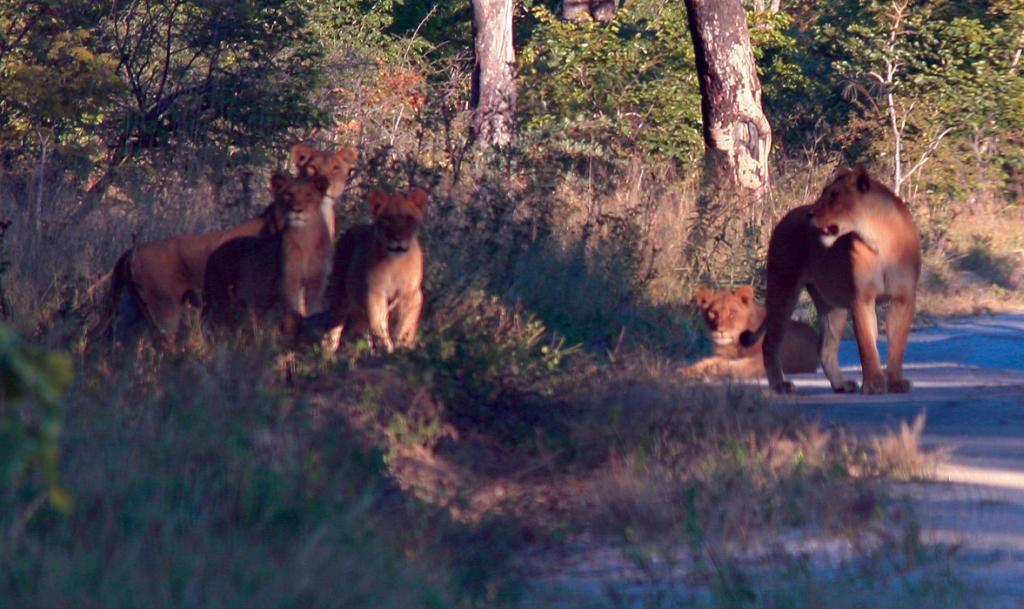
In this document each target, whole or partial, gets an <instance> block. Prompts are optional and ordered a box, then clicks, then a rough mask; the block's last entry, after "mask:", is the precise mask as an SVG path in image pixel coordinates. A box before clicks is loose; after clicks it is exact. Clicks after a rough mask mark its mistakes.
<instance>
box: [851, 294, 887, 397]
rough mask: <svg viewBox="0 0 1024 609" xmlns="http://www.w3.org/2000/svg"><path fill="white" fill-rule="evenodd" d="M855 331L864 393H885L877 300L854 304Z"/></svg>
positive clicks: (862, 300)
mask: <svg viewBox="0 0 1024 609" xmlns="http://www.w3.org/2000/svg"><path fill="white" fill-rule="evenodd" d="M853 330H854V334H856V336H857V349H858V350H859V351H860V366H861V370H862V371H863V373H864V385H863V391H864V393H885V375H884V374H882V361H881V359H880V358H879V357H878V345H877V344H876V343H877V341H878V317H877V315H876V314H875V299H874V298H864V299H858V300H857V301H855V302H854V303H853Z"/></svg>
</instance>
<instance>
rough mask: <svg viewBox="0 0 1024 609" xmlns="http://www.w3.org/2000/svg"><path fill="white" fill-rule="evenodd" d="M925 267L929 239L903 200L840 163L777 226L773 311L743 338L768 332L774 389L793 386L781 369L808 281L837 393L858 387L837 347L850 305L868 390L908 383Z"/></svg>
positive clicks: (824, 359)
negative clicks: (881, 328) (881, 346)
mask: <svg viewBox="0 0 1024 609" xmlns="http://www.w3.org/2000/svg"><path fill="white" fill-rule="evenodd" d="M920 275H921V238H920V235H919V234H918V230H917V227H916V226H915V225H914V220H913V218H912V217H911V215H910V211H909V210H908V209H907V206H906V204H904V202H903V200H902V199H900V198H899V197H898V196H897V195H896V194H895V193H893V192H892V191H891V190H890V189H889V188H887V187H886V186H884V185H883V184H881V183H879V182H878V181H877V180H875V179H874V178H872V177H871V176H869V175H868V173H867V172H866V171H865V170H864V169H863V168H857V169H853V170H841V171H839V172H838V173H837V175H836V177H835V178H834V179H833V180H832V181H831V182H830V183H829V184H828V185H827V186H825V188H824V189H823V190H822V192H821V195H820V196H819V197H818V199H817V200H816V201H815V202H814V203H813V204H811V205H804V206H801V207H797V208H795V209H793V210H792V211H790V212H789V213H788V214H786V215H785V216H784V217H783V218H782V220H780V221H779V223H778V225H777V226H776V227H775V229H774V230H773V231H772V236H771V239H770V241H769V243H768V261H767V277H768V290H767V298H766V300H765V306H766V308H767V316H766V318H765V322H764V324H762V326H761V328H760V329H759V330H758V331H756V332H753V333H748V334H747V335H746V336H745V337H744V341H743V342H744V344H752V343H753V342H755V341H756V340H757V339H758V338H759V337H760V335H761V334H762V333H763V334H764V345H763V350H764V366H765V371H766V373H767V375H768V382H769V384H770V385H771V387H772V389H773V390H774V391H776V392H779V393H788V392H792V391H793V389H794V387H793V384H792V383H790V382H788V381H786V379H785V376H784V375H783V366H782V351H783V343H784V340H785V337H786V330H787V329H788V328H789V323H788V322H789V316H790V314H792V312H793V307H794V306H795V305H796V301H797V297H798V296H799V295H800V290H801V289H802V288H805V287H806V288H807V291H808V293H809V294H810V296H811V300H812V301H813V302H814V306H815V308H816V309H817V311H818V319H819V326H820V327H819V334H820V341H821V342H820V347H819V354H820V357H821V365H822V368H823V369H824V371H825V376H827V377H828V380H829V382H830V384H831V385H832V389H833V391H836V392H853V391H856V390H857V383H855V382H853V381H844V380H843V375H842V372H841V371H840V369H839V359H838V354H837V352H838V348H839V342H840V340H841V339H842V335H843V330H844V328H845V325H846V318H847V313H848V311H852V312H853V328H854V334H855V336H856V338H857V347H858V349H859V351H860V361H861V368H862V370H863V391H864V393H869V394H877V393H886V392H889V393H902V392H907V391H910V388H911V383H910V381H908V380H906V379H905V378H903V354H904V352H905V350H906V346H907V337H908V335H909V333H910V325H911V322H912V321H913V317H914V305H915V300H916V297H917V283H918V279H919V278H920ZM884 301H888V302H889V312H888V315H887V316H886V334H887V335H888V340H889V359H888V362H887V364H886V368H885V371H884V372H883V371H882V366H881V361H880V358H879V356H878V347H877V345H876V344H875V341H876V340H877V338H878V321H877V318H876V316H875V304H876V303H878V302H884Z"/></svg>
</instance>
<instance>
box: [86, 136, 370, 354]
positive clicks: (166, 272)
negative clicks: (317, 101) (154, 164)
mask: <svg viewBox="0 0 1024 609" xmlns="http://www.w3.org/2000/svg"><path fill="white" fill-rule="evenodd" d="M291 155H292V160H293V161H295V163H296V167H297V169H298V172H299V173H300V174H302V175H305V174H320V175H324V176H326V177H327V179H328V181H329V183H330V186H329V187H328V189H327V193H326V196H329V197H336V196H340V195H341V193H342V192H343V191H344V189H345V185H346V183H347V181H348V177H349V173H350V172H351V169H352V165H353V163H354V162H355V158H356V151H355V150H354V149H352V148H341V149H339V150H337V151H335V152H333V153H331V152H325V151H319V150H316V149H314V148H312V147H311V146H309V145H308V144H298V145H296V146H294V147H293V148H292V151H291ZM321 203H322V205H321V207H322V213H323V215H324V218H325V219H326V220H327V222H328V226H329V227H332V226H334V212H333V205H332V201H329V200H327V199H324V200H323V201H322V202H321ZM273 210H274V206H273V205H270V206H268V207H267V209H266V210H264V212H263V214H261V215H260V216H259V217H257V218H253V219H251V220H248V221H246V222H243V223H242V224H239V225H238V226H234V227H232V228H229V229H227V230H221V231H212V232H207V233H201V234H198V235H179V236H176V237H169V238H166V239H162V240H160V241H154V242H150V243H145V244H142V245H138V246H133V247H132V248H130V249H129V250H127V251H125V252H124V253H123V254H121V256H119V257H118V261H117V263H116V264H115V269H114V271H113V272H112V273H111V281H110V290H109V296H108V299H107V306H106V311H105V312H104V314H103V319H102V320H101V321H100V323H99V324H98V325H97V328H95V329H94V331H93V332H92V333H91V334H93V335H96V334H99V333H101V332H108V331H110V330H113V334H114V337H113V338H114V340H115V342H117V343H121V342H124V339H125V336H126V333H127V332H128V331H130V330H133V329H134V328H135V327H137V325H138V322H140V321H145V322H146V325H147V326H148V328H149V330H150V331H151V334H152V335H153V337H154V339H155V341H156V342H157V344H158V345H160V346H169V345H173V344H174V342H175V341H176V339H177V335H178V332H179V330H180V327H181V319H182V316H183V314H184V311H185V305H186V304H192V305H195V306H199V305H200V304H201V294H202V287H203V277H204V274H205V271H206V261H207V259H208V258H209V256H210V253H211V252H213V251H214V250H215V249H217V248H218V247H220V246H221V245H223V244H224V243H227V242H228V241H230V240H232V239H236V238H239V237H255V236H258V235H268V234H273V233H274V232H277V231H279V230H281V229H282V228H283V227H282V226H280V224H279V223H276V222H275V221H274V218H273V217H272V216H273ZM328 212H330V213H328ZM332 234H333V233H332ZM119 267H120V268H119Z"/></svg>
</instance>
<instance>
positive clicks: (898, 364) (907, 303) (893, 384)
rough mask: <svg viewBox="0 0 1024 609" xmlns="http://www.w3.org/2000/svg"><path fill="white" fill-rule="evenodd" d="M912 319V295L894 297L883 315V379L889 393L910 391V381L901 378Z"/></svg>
mask: <svg viewBox="0 0 1024 609" xmlns="http://www.w3.org/2000/svg"><path fill="white" fill-rule="evenodd" d="M913 319H914V295H913V294H911V295H910V296H909V297H905V296H900V297H895V298H893V299H892V301H890V303H889V313H888V314H887V315H886V317H885V333H886V336H888V338H889V358H888V362H887V363H886V366H885V380H886V383H888V390H889V393H906V392H908V391H910V381H908V380H906V379H905V378H903V355H904V353H905V352H906V349H907V337H908V336H909V335H910V324H911V322H912V321H913Z"/></svg>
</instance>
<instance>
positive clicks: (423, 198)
mask: <svg viewBox="0 0 1024 609" xmlns="http://www.w3.org/2000/svg"><path fill="white" fill-rule="evenodd" d="M428 199H429V197H428V195H427V191H425V190H423V189H422V188H413V189H412V190H411V191H409V202H410V203H412V204H413V205H415V206H416V209H418V210H420V213H422V212H423V210H425V209H426V208H427V200H428Z"/></svg>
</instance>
